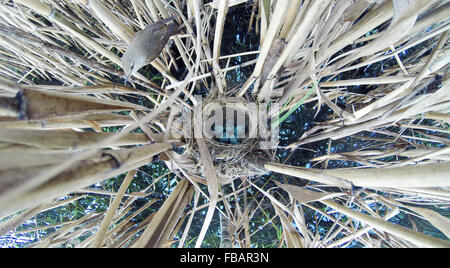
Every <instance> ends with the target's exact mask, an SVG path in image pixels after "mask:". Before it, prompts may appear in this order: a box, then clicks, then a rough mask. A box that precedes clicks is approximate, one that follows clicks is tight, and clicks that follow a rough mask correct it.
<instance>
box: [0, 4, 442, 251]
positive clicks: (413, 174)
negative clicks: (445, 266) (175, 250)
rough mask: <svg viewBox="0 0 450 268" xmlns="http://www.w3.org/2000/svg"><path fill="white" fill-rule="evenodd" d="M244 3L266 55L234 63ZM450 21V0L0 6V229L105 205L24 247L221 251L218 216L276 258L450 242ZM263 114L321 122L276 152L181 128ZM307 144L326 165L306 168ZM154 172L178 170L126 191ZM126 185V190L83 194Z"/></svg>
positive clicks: (235, 240) (240, 241)
mask: <svg viewBox="0 0 450 268" xmlns="http://www.w3.org/2000/svg"><path fill="white" fill-rule="evenodd" d="M239 10H246V11H248V13H250V12H251V15H250V14H248V16H247V17H243V18H242V19H246V20H248V24H246V27H245V29H243V30H242V33H240V36H244V35H245V34H247V32H248V33H249V34H252V35H254V36H257V38H258V40H257V46H256V47H255V46H252V47H251V49H250V47H246V46H241V49H242V50H241V51H238V52H233V53H232V54H231V53H230V54H229V55H222V54H221V53H223V51H228V50H226V49H224V48H226V46H229V45H230V44H228V43H227V41H226V40H228V39H226V36H227V34H228V32H229V31H230V30H231V29H234V28H233V27H236V22H235V21H233V20H236V17H232V19H230V18H231V16H235V14H236V13H235V12H236V11H239ZM448 14H450V3H449V2H448V1H444V0H429V1H421V0H413V1H410V0H378V1H373V0H314V1H313V0H283V1H281V0H278V1H275V0H223V1H222V0H220V1H219V0H214V1H201V0H145V1H144V0H132V1H110V0H102V1H100V0H79V1H69V0H58V1H52V0H0V217H2V219H1V222H0V234H3V235H5V236H8V235H19V234H21V233H22V231H23V230H22V229H17V230H16V228H17V227H18V226H20V225H21V224H22V223H24V222H27V220H29V219H30V218H33V217H35V216H36V215H39V214H40V213H45V212H46V211H50V210H52V209H57V208H61V207H66V206H69V205H71V204H77V202H79V201H80V200H90V199H89V198H90V197H92V196H95V195H100V194H101V195H105V196H108V197H111V200H112V201H111V203H110V204H109V208H108V210H107V211H105V212H102V213H95V212H92V211H83V215H82V216H80V217H78V218H76V219H74V220H67V221H64V222H60V223H58V224H54V225H51V227H52V228H53V227H55V228H56V229H55V231H53V232H49V233H48V234H47V235H46V236H44V237H40V239H39V241H35V242H34V243H32V244H27V246H29V247H67V246H76V247H174V246H178V247H185V246H196V247H201V246H211V245H210V244H209V245H206V243H209V242H205V241H210V240H208V239H206V237H207V236H208V234H209V233H214V231H213V232H209V231H211V228H213V226H214V224H215V218H216V217H217V214H218V213H220V215H221V217H222V219H226V220H227V221H228V227H230V228H229V230H230V239H231V240H230V242H231V244H232V246H234V247H254V246H262V245H265V244H264V243H266V242H267V241H260V240H258V237H262V236H263V235H262V236H259V235H260V234H262V233H263V232H264V231H265V230H269V229H270V228H276V230H277V232H276V233H277V234H278V236H277V238H276V242H275V243H274V244H271V246H277V247H347V246H361V247H437V246H443V247H449V246H450V244H449V242H448V238H449V237H448V235H449V230H448V226H450V221H449V219H448V213H447V215H445V213H442V211H447V212H448V207H449V201H450V191H449V186H450V184H449V181H450V180H449V178H450V170H449V166H450V162H449V160H450V152H449V150H448V148H449V146H450V143H449V139H448V138H449V130H448V127H449V124H450V119H449V112H450V90H449V88H450V80H449V63H450V53H449V47H448V45H449V43H448V40H449V38H448V36H449V35H448V33H449V30H450V21H449V17H448ZM170 17H173V18H174V19H175V20H176V22H177V24H178V25H179V26H180V27H179V29H180V31H181V33H180V34H178V35H175V36H172V37H171V38H170V40H169V42H168V45H166V46H165V47H164V48H163V49H162V52H161V53H160V54H159V55H158V57H157V58H156V59H154V60H153V61H151V62H150V63H149V65H148V67H147V68H145V70H141V71H140V72H136V73H134V74H133V75H132V76H131V77H129V78H128V81H129V82H130V83H131V84H130V83H129V84H127V85H124V84H123V81H124V78H125V77H124V72H123V66H122V61H121V56H122V55H123V54H124V53H125V51H127V49H128V44H130V42H131V40H132V39H133V37H134V35H135V33H136V32H138V31H140V30H142V29H144V28H145V27H146V26H148V25H150V24H152V23H155V22H157V21H161V20H164V19H167V18H170ZM239 19H241V18H239ZM247 26H248V28H247ZM242 59H245V60H244V61H242ZM236 62H238V63H237V64H236ZM244 69H251V71H250V73H249V75H248V76H242V77H244V78H245V79H244V80H245V81H239V83H237V84H238V85H237V87H236V82H235V81H230V79H229V77H230V76H231V75H232V74H235V73H239V72H243V70H244ZM149 73H152V74H153V76H148V75H147V74H149ZM155 73H156V74H157V75H154V74H155ZM155 77H156V78H158V79H153V78H155ZM198 92H202V94H203V97H204V98H203V99H202V100H203V102H201V103H200V102H199V99H198V98H196V97H198V96H196V95H198ZM261 103H264V104H265V105H267V106H265V109H266V111H267V114H268V116H267V118H265V119H266V120H265V121H266V123H268V122H278V123H281V124H280V125H281V126H282V125H283V123H289V122H288V121H289V119H288V116H285V117H283V115H286V111H288V112H290V113H292V112H294V111H298V110H299V109H300V110H302V109H311V111H312V114H313V116H312V117H311V118H310V119H308V120H309V121H308V124H309V126H308V128H306V129H303V130H301V135H299V137H298V138H296V139H295V140H289V142H288V144H284V145H282V146H281V145H280V146H278V148H273V149H270V150H261V149H260V148H258V145H259V140H258V139H259V137H258V135H256V138H244V139H242V140H240V141H239V142H231V143H230V142H228V143H226V142H223V141H221V140H220V139H217V138H211V137H208V136H204V133H202V132H200V133H201V135H200V136H196V137H187V136H186V132H183V128H179V127H180V126H182V124H183V120H181V121H180V113H183V112H187V111H190V112H194V111H195V110H196V109H199V107H201V108H200V109H201V113H202V114H203V115H204V116H205V117H204V118H209V117H210V116H212V115H213V114H215V112H214V111H216V112H217V111H219V110H222V109H223V108H224V107H225V106H226V105H229V107H231V108H232V110H234V111H237V112H242V113H244V114H246V115H248V116H249V118H252V114H253V113H255V111H254V110H252V109H251V107H252V106H251V104H261ZM200 105H202V106H200ZM276 107H278V108H280V109H278V108H276ZM305 107H306V108H305ZM302 111H304V110H302ZM321 112H323V113H326V114H327V116H326V117H324V118H325V119H323V120H322V119H321V120H319V118H320V116H321V114H323V113H321ZM280 118H281V119H280ZM305 118H306V117H305ZM305 120H307V119H305ZM193 121H194V122H195V119H193ZM253 123H256V122H253V121H249V122H248V123H246V124H244V125H242V126H241V127H243V129H244V131H246V133H247V134H254V133H253V132H252V131H253V130H254V129H255V128H253ZM278 123H277V124H276V125H278ZM291 123H292V122H291ZM295 124H300V122H295ZM235 126H236V127H239V125H235ZM191 127H192V130H193V131H195V129H194V128H195V124H194V125H193V126H191ZM174 130H177V131H174ZM184 130H185V129H184ZM190 130H191V129H190ZM190 130H189V131H190ZM137 132H138V133H137ZM175 134H177V135H175ZM342 143H345V144H347V147H346V150H345V151H343V150H339V144H342ZM317 144H325V145H324V147H323V148H325V149H324V150H322V149H323V148H322V147H321V148H322V149H321V148H319V147H314V146H316V145H317ZM277 149H279V150H278V151H279V152H280V154H283V153H284V156H283V157H282V159H278V158H276V157H275V155H276V152H277ZM302 150H305V151H306V150H313V151H315V152H319V151H320V152H321V154H316V155H314V157H311V161H310V162H309V163H308V165H306V164H305V165H303V164H301V165H302V166H298V165H300V164H298V163H303V161H302V160H303V159H300V158H301V154H300V153H298V152H301V151H302ZM305 155H306V154H305ZM295 157H297V158H298V159H297V160H299V161H297V162H296V161H294V160H295V159H294V160H292V159H293V158H295ZM289 159H290V160H289ZM288 160H289V161H291V162H286V161H288ZM155 161H164V163H165V164H166V166H167V168H168V170H169V171H168V172H169V173H168V174H157V175H155V176H154V178H152V180H151V181H150V182H149V185H145V187H144V188H145V189H142V190H140V191H137V192H132V193H130V192H127V189H128V188H129V187H131V186H132V185H133V183H134V181H135V180H137V178H138V176H139V175H141V174H142V173H144V171H143V170H144V168H143V167H146V166H148V165H149V164H150V163H155ZM289 163H291V164H289ZM296 163H297V164H296ZM336 163H338V164H336ZM330 167H332V168H330ZM269 171H270V172H271V173H269ZM125 174H126V175H125ZM150 175H154V174H150ZM163 175H164V176H163ZM166 175H167V177H165V176H166ZM262 175H264V176H262ZM118 176H122V177H125V179H124V180H123V182H121V186H120V189H119V190H117V189H116V190H115V191H107V192H105V191H104V190H101V189H94V188H92V187H90V186H92V185H98V184H101V183H103V182H104V181H106V180H108V179H110V178H113V177H115V178H116V179H117V178H118ZM169 176H172V177H171V178H173V180H170V181H169V182H168V183H167V185H168V186H167V191H165V192H163V193H161V194H151V193H150V189H155V188H154V186H155V185H156V184H158V183H159V182H161V181H163V180H165V178H169ZM280 180H281V181H283V182H282V183H281V182H279V181H280ZM273 181H277V182H276V183H273ZM224 189H227V190H226V191H225V190H224ZM152 193H153V192H152ZM144 198H145V199H144ZM143 199H144V200H147V202H141V201H140V200H143ZM143 203H145V204H144V205H143ZM137 204H139V206H138V205H137ZM150 208H151V209H152V210H151V211H153V212H152V213H150V214H148V213H146V212H145V211H146V209H150ZM205 209H207V211H206V213H205V211H204V210H205ZM52 211H53V210H52ZM54 211H56V210H54ZM200 211H201V212H203V213H197V212H200ZM311 215H314V217H312V216H311ZM135 217H136V218H139V219H140V220H139V222H135V220H134V219H133V218H135ZM400 218H401V219H403V220H399V219H400ZM261 219H264V220H261ZM406 221H408V223H405V222H406ZM399 222H401V223H402V224H403V225H404V226H405V225H407V226H408V228H407V227H404V226H403V227H402V226H400V225H399V224H398V223H399ZM418 222H422V223H423V222H427V225H426V226H431V227H430V228H432V230H434V231H433V235H430V234H429V233H428V234H425V233H424V231H423V230H424V229H423V228H422V227H420V226H424V225H420V226H418V224H417V223H418ZM277 224H278V225H277ZM196 225H201V227H199V226H196ZM280 226H281V227H280ZM293 226H295V227H293ZM48 227H49V228H50V226H48ZM42 228H45V226H35V227H34V228H33V229H29V230H28V231H29V232H32V231H34V232H38V231H41V230H42ZM324 228H325V229H324ZM270 230H271V229H270ZM324 230H325V231H324ZM194 231H195V234H193V232H194ZM24 232H25V231H24ZM2 241H3V240H2ZM271 241H272V240H271ZM271 243H272V242H271ZM265 246H267V245H265Z"/></svg>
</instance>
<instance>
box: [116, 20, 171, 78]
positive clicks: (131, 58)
mask: <svg viewBox="0 0 450 268" xmlns="http://www.w3.org/2000/svg"><path fill="white" fill-rule="evenodd" d="M171 21H174V18H173V17H170V18H167V19H164V20H160V21H157V22H155V23H152V24H151V25H149V26H147V27H146V28H145V29H143V30H141V31H139V32H137V33H136V34H135V36H134V37H133V40H131V43H130V44H129V45H128V49H127V51H126V52H125V53H124V54H123V56H122V68H123V70H124V72H125V84H126V82H127V79H128V77H130V76H131V75H133V74H135V73H136V72H137V71H138V70H139V69H141V68H142V67H144V66H145V65H147V64H148V63H150V62H152V61H153V60H154V59H156V58H157V57H158V56H159V54H160V53H161V51H162V50H163V48H164V47H165V45H166V44H167V42H168V41H169V38H170V37H171V36H172V35H176V34H179V29H178V25H177V24H176V23H175V22H172V23H170V24H167V23H168V22H171Z"/></svg>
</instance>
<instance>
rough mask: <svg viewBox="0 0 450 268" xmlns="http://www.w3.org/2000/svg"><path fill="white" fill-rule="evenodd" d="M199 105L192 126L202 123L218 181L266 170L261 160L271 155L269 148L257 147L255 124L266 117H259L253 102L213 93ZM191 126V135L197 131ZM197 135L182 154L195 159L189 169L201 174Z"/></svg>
mask: <svg viewBox="0 0 450 268" xmlns="http://www.w3.org/2000/svg"><path fill="white" fill-rule="evenodd" d="M201 107H202V110H201V121H200V120H199V119H197V121H196V119H194V120H193V124H192V126H196V128H198V127H199V126H201V135H202V137H201V138H203V139H204V140H205V142H206V144H207V146H208V149H209V152H210V154H211V158H212V160H213V163H214V166H215V169H216V173H217V177H218V178H219V180H220V183H221V184H226V183H229V182H230V181H232V180H234V179H236V178H238V177H243V176H260V175H263V174H265V173H266V172H267V170H266V169H265V168H264V163H266V162H267V161H271V159H272V158H273V157H272V152H271V151H270V150H262V149H261V148H260V147H259V142H260V138H259V137H258V124H261V122H264V124H267V118H260V116H259V114H258V109H256V108H255V107H256V105H254V104H252V103H249V102H247V101H246V100H245V99H243V98H238V97H226V98H217V97H215V98H206V99H204V100H203V102H202V105H201ZM194 117H195V115H194ZM192 128H193V133H194V136H195V131H197V133H199V132H198V130H195V129H194V127H192ZM197 135H198V134H197ZM196 138H199V136H195V137H194V139H190V140H189V141H187V142H186V143H187V147H186V150H185V152H184V153H183V155H184V156H186V157H188V158H189V159H190V160H192V162H193V163H196V165H195V168H194V169H193V170H192V172H194V173H195V174H198V175H204V168H203V165H202V164H201V161H202V160H201V156H200V150H199V148H198V144H197V140H196Z"/></svg>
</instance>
